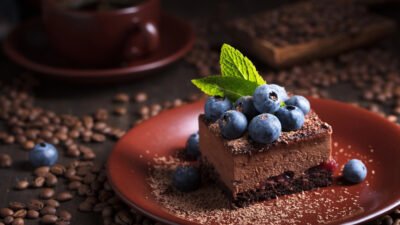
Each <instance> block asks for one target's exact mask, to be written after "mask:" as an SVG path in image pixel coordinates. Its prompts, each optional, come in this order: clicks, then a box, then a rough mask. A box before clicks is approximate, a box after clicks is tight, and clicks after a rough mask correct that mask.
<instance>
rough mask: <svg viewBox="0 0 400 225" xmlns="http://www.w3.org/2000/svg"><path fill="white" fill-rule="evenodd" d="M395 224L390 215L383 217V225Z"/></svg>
mask: <svg viewBox="0 0 400 225" xmlns="http://www.w3.org/2000/svg"><path fill="white" fill-rule="evenodd" d="M392 224H393V218H392V217H390V216H389V215H385V216H383V217H382V225H392Z"/></svg>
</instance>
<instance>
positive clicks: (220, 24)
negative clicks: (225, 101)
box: [0, 0, 400, 225]
mask: <svg viewBox="0 0 400 225" xmlns="http://www.w3.org/2000/svg"><path fill="white" fill-rule="evenodd" d="M43 2H47V3H43ZM43 2H41V1H40V0H18V1H16V0H0V39H1V42H2V45H3V51H2V53H1V55H0V76H1V79H0V87H1V88H0V120H1V122H0V125H1V128H2V129H1V130H0V142H2V143H3V144H1V145H0V166H1V167H4V168H8V169H1V170H0V177H1V182H0V192H2V193H5V194H3V195H1V196H0V208H1V207H5V206H7V204H8V203H9V202H13V201H21V202H26V201H27V199H31V198H35V196H37V195H38V194H39V193H40V191H41V190H40V189H33V190H32V191H29V192H27V191H25V192H21V191H16V190H14V189H13V187H15V186H16V185H21V183H23V182H21V181H26V182H28V183H32V182H34V180H35V177H34V176H33V177H32V176H31V170H32V168H30V167H28V166H26V165H25V164H24V160H26V158H27V152H26V151H24V150H29V149H31V148H32V147H33V145H34V144H35V143H36V142H38V141H40V140H45V141H48V142H51V143H54V144H56V145H57V146H58V147H59V149H62V150H63V151H64V152H65V154H63V155H62V157H61V159H60V163H61V164H63V165H65V166H66V167H68V165H70V164H71V162H74V160H78V162H80V161H82V160H84V161H85V162H87V161H89V162H91V163H89V164H90V167H95V168H96V169H93V171H95V172H93V173H92V174H93V175H90V176H93V177H95V178H93V177H91V178H87V179H95V180H96V185H92V186H91V185H88V184H86V185H84V187H85V188H87V190H81V191H79V189H78V188H76V189H73V190H74V191H75V190H76V191H77V192H76V194H75V196H76V197H74V198H73V199H72V200H71V201H68V202H66V203H63V205H62V207H63V208H64V209H66V210H68V211H69V212H70V213H71V214H72V220H71V224H103V223H104V224H154V223H155V222H154V221H152V220H151V219H149V218H146V217H144V216H142V215H140V214H139V213H137V212H134V211H132V210H129V209H127V207H126V206H125V205H124V204H123V203H122V202H121V201H120V200H119V199H118V198H117V197H115V196H114V193H113V191H112V190H111V188H110V186H109V184H108V183H107V179H106V178H105V172H104V163H105V160H106V158H107V156H108V154H109V152H110V151H111V149H112V146H113V144H114V143H115V141H116V140H118V139H119V138H120V137H121V136H122V135H123V134H124V133H125V131H127V130H128V129H130V128H132V127H134V126H135V125H136V124H138V123H140V122H141V121H143V120H146V119H148V118H150V117H152V116H155V115H157V114H158V113H160V112H161V111H162V110H165V109H169V108H173V107H177V106H180V105H182V104H187V103H190V102H193V101H196V100H198V99H200V98H201V97H202V95H201V94H200V92H199V91H198V90H197V89H196V88H195V87H194V86H193V85H192V84H191V83H190V80H191V79H193V78H198V77H204V76H209V75H217V74H219V51H220V48H221V45H222V44H223V43H229V44H231V45H232V46H234V47H236V48H238V49H239V50H240V51H241V52H243V53H244V54H245V55H247V56H248V57H249V58H250V59H251V60H252V61H253V62H254V63H255V65H256V67H257V69H258V70H259V72H260V73H261V74H262V75H263V76H264V77H265V79H266V81H267V82H269V83H277V84H279V85H282V86H285V87H286V90H289V91H290V92H294V93H296V94H300V95H307V96H313V97H317V98H332V99H337V100H340V101H344V102H348V103H351V104H354V105H358V106H360V107H363V108H366V109H368V110H370V111H373V112H375V113H378V114H379V115H381V116H383V117H386V118H387V119H388V120H389V121H391V122H394V123H397V122H398V116H399V115H400V57H399V52H400V51H399V50H400V42H399V40H400V39H399V37H400V36H399V35H400V32H399V29H398V21H399V20H400V1H397V0H320V1H288V0H287V1H286V0H285V1H282V0H281V1H272V0H270V1H262V0H252V1H240V0H233V1H227V0H215V1H178V0H161V2H160V6H159V7H160V8H161V10H160V12H159V13H158V11H157V8H156V7H151V9H149V10H148V9H145V8H144V7H143V9H141V11H142V14H134V15H131V17H129V18H128V19H129V20H130V21H134V24H135V28H134V29H132V30H125V27H123V26H122V25H121V26H118V25H117V24H122V23H125V22H122V21H124V20H126V18H122V17H123V16H120V15H118V14H115V15H111V16H110V17H107V19H94V20H89V19H88V20H83V19H82V18H83V17H85V16H82V15H86V17H88V18H92V17H95V18H97V17H96V16H95V15H97V16H98V13H103V15H102V18H103V16H104V14H106V13H104V12H115V11H121V10H124V8H129V7H132V6H137V5H142V4H146V3H147V2H148V0H142V1H133V0H132V1H129V0H125V1H117V3H115V4H114V3H112V4H111V3H110V2H108V1H106V0H104V1H99V2H96V1H85V0H80V1H79V0H60V1H56V2H57V4H58V3H59V7H60V10H61V11H62V12H67V13H66V14H67V15H68V16H64V17H62V16H60V15H64V14H63V13H62V12H61V13H57V12H58V10H50V11H44V10H42V4H43V5H45V4H46V7H48V8H49V7H50V5H51V2H52V1H51V0H48V1H47V0H46V1H45V0H43ZM53 2H54V1H53ZM113 4H114V5H113ZM155 11H157V13H156V14H155V15H153V14H154V12H155ZM79 13H86V14H79ZM79 15H81V16H79ZM98 17H100V16H98ZM125 17H128V16H125ZM49 18H51V19H49ZM53 18H54V19H53ZM104 18H105V16H104ZM49 21H52V22H49ZM71 21H74V22H73V23H72V22H71ZM93 21H95V22H93ZM99 21H102V22H99ZM104 21H109V22H104ZM110 21H111V22H110ZM143 21H144V22H143ZM145 22H146V23H145ZM107 23H109V24H112V27H114V28H113V29H117V28H115V27H118V29H120V30H118V34H119V33H121V36H118V37H116V38H114V39H112V40H111V38H110V37H109V36H112V35H107V34H109V33H107V31H109V32H111V33H113V34H117V30H112V29H111V28H109V26H107V27H106V25H105V24H107ZM71 24H75V25H71ZM148 24H151V25H154V27H153V26H150V28H149V26H148ZM143 25H145V26H143ZM85 26H87V27H85ZM55 27H56V28H58V30H57V34H59V36H61V39H62V40H61V41H60V40H56V39H57V38H56V37H55V36H57V35H54V34H53V33H52V32H53V30H55ZM60 28H61V29H60ZM92 28H93V29H92ZM80 29H81V30H80ZM83 29H85V30H89V31H90V32H88V33H89V35H88V36H85V37H81V35H82V33H83V31H82V30H83ZM109 29H111V30H109ZM99 30H100V31H103V32H105V33H104V35H103V34H102V33H96V35H92V36H90V33H92V34H94V33H95V32H99ZM122 30H123V31H122ZM154 30H155V31H156V33H157V38H159V40H158V41H157V42H155V43H156V44H155V45H154V46H153V45H152V44H151V43H150V44H149V39H150V36H151V35H154ZM80 32H81V33H80ZM144 32H147V33H146V34H144ZM97 34H99V35H97ZM149 35H150V36H149ZM127 36H129V38H128V37H127ZM130 36H133V38H130ZM78 37H79V38H81V39H79V38H78ZM73 38H74V39H73ZM75 38H76V39H75ZM59 39H60V38H59ZM109 39H110V40H111V41H110V40H109ZM128 39H129V40H128ZM72 40H74V41H75V40H86V42H85V41H82V43H83V44H82V45H81V47H78V48H77V49H72V50H77V51H78V50H79V51H78V55H84V54H86V55H88V56H87V57H91V56H93V55H96V54H97V53H93V52H91V50H90V48H89V47H93V46H94V48H97V49H99V48H100V47H99V46H102V47H104V46H105V45H110V46H112V47H110V48H112V50H110V51H108V56H109V55H111V53H112V54H114V55H115V56H114V57H112V60H111V59H110V60H109V61H110V63H99V64H96V65H94V64H93V65H90V66H89V65H88V64H85V63H81V62H75V61H74V59H76V57H75V58H74V57H68V56H67V54H66V53H65V48H64V52H63V50H62V49H61V48H57V44H60V42H61V43H62V45H63V46H64V47H65V46H67V47H66V49H67V50H68V49H69V50H71V48H74V47H71V46H72V45H70V44H71V42H73V41H72ZM88 40H89V41H88ZM127 40H128V41H130V40H132V43H133V44H132V43H131V42H129V44H130V45H132V46H133V47H132V46H130V48H129V50H130V52H129V54H130V55H134V56H133V57H130V56H129V57H128V56H127V57H125V52H124V51H125V50H126V48H124V46H127V45H125V42H127ZM76 42H78V41H76ZM122 42H123V43H122ZM88 43H92V44H88ZM97 44H98V45H99V46H96V45H97ZM88 45H90V46H88ZM86 47H87V49H86ZM72 50H71V51H70V52H69V53H70V54H72V53H71V52H73V51H72ZM106 52H107V51H106ZM110 52H111V53H110ZM138 52H139V53H140V54H139V53H138ZM99 54H100V53H99ZM129 54H128V55H129ZM122 55H124V57H122ZM111 61H112V62H111ZM107 62H108V61H107ZM393 163H396V162H395V161H394V162H393ZM86 175H87V174H85V176H86ZM67 180H68V179H67ZM71 183H72V181H71V180H69V181H67V182H61V181H60V182H59V184H56V185H55V189H56V190H60V191H62V190H66V189H68V187H69V185H71ZM93 186H95V187H93ZM81 189H84V188H81ZM88 190H89V191H88ZM110 199H111V200H110ZM100 203H101V204H100ZM99 204H100V205H99ZM96 207H97V208H96ZM105 208H106V210H104V209H105ZM0 221H1V220H0ZM38 223H39V222H38V221H36V220H32V221H26V222H25V224H38ZM371 224H397V225H398V224H400V210H399V209H397V210H396V211H395V212H393V213H391V214H389V215H385V216H383V217H381V218H379V219H378V220H375V221H373V222H371Z"/></svg>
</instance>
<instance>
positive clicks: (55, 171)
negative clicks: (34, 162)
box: [50, 164, 66, 176]
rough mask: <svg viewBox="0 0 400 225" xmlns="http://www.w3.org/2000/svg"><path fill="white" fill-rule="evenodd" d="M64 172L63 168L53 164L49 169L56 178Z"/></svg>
mask: <svg viewBox="0 0 400 225" xmlns="http://www.w3.org/2000/svg"><path fill="white" fill-rule="evenodd" d="M65 170H66V169H65V167H64V166H63V165H61V164H55V165H54V166H52V167H51V168H50V172H51V173H53V174H54V175H56V176H62V175H64V172H65Z"/></svg>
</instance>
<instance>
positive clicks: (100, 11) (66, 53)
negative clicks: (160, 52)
mask: <svg viewBox="0 0 400 225" xmlns="http://www.w3.org/2000/svg"><path fill="white" fill-rule="evenodd" d="M77 3H80V4H77ZM100 6H101V7H103V8H99V7H100ZM104 7H106V8H104ZM107 7H108V8H107ZM42 10H43V22H44V25H45V28H46V33H47V36H48V39H49V42H50V44H51V46H52V47H53V48H54V49H55V50H56V51H57V52H58V53H59V54H60V56H62V57H64V58H66V59H68V60H70V61H72V62H75V63H77V64H78V65H80V66H83V67H106V66H110V65H115V64H117V63H118V62H121V61H130V60H134V59H135V58H137V57H142V56H145V55H147V54H150V53H151V52H153V51H155V50H156V49H157V47H158V45H159V34H158V23H159V17H160V4H159V0H98V1H90V0H89V1H88V0H86V1H85V0H62V1H61V2H60V0H43V1H42Z"/></svg>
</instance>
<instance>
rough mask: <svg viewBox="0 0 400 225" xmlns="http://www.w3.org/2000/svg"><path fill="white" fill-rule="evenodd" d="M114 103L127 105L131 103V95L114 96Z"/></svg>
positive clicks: (119, 94)
mask: <svg viewBox="0 0 400 225" xmlns="http://www.w3.org/2000/svg"><path fill="white" fill-rule="evenodd" d="M113 100H114V102H118V103H126V102H129V95H127V94H125V93H118V94H116V95H115V96H114V99H113Z"/></svg>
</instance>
